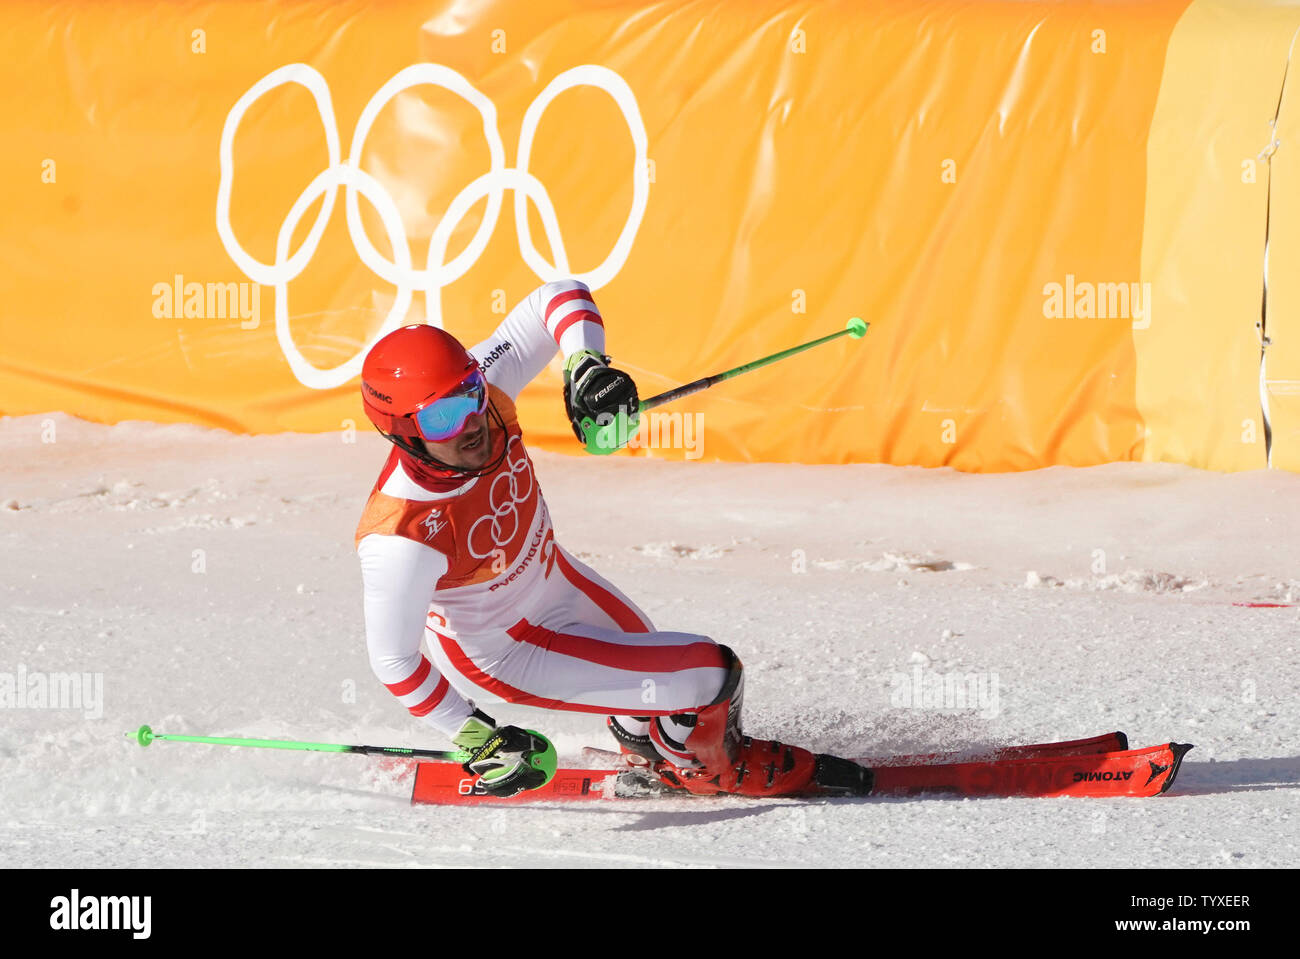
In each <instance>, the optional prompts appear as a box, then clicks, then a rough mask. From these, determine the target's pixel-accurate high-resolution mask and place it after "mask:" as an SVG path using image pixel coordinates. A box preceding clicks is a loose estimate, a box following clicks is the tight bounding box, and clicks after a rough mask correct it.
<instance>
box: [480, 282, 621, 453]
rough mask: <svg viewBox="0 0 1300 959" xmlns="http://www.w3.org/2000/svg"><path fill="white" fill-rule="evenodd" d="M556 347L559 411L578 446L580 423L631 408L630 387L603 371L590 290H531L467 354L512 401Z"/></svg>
mask: <svg viewBox="0 0 1300 959" xmlns="http://www.w3.org/2000/svg"><path fill="white" fill-rule="evenodd" d="M557 347H558V348H559V350H560V352H561V353H562V354H563V355H564V406H565V410H566V411H567V412H568V415H569V421H570V423H571V424H572V426H573V432H574V435H575V436H577V437H578V439H579V440H582V439H583V436H582V430H581V429H580V428H579V426H578V424H579V423H580V422H581V421H582V419H583V417H588V416H589V417H591V418H592V419H598V418H599V417H600V415H601V414H603V413H614V412H616V411H617V410H619V409H620V408H624V409H635V408H636V405H637V402H638V400H637V392H636V384H635V383H634V382H633V381H632V377H630V376H628V374H626V373H624V372H623V371H621V370H616V369H613V368H612V367H610V366H609V361H610V358H609V357H608V356H606V355H605V325H604V321H603V320H602V319H601V315H600V310H599V309H598V308H597V307H596V301H595V299H594V298H593V297H592V294H591V290H590V289H588V287H587V285H586V284H585V283H582V282H580V281H578V280H556V281H553V282H551V283H544V284H543V285H541V286H539V287H538V288H537V289H535V290H533V292H532V293H529V294H528V295H527V296H526V297H524V298H523V299H522V300H520V301H519V303H518V304H516V305H515V308H514V309H512V310H511V311H510V313H509V314H508V315H507V316H506V318H505V319H504V320H502V321H501V324H500V325H499V326H498V327H497V328H496V329H495V330H494V331H493V332H492V335H491V336H489V337H488V338H487V339H485V340H483V341H482V342H480V343H478V344H477V345H475V346H474V347H473V348H472V349H471V350H470V353H471V354H472V355H473V356H474V357H475V358H476V359H477V360H478V363H479V367H480V369H482V370H483V372H484V375H485V376H486V377H487V380H488V382H489V383H491V384H492V385H493V386H496V387H498V388H499V389H501V390H503V391H504V392H505V393H506V394H507V395H508V396H509V397H510V398H511V399H512V400H513V399H514V398H515V397H517V396H518V395H519V391H520V390H522V389H523V388H524V386H526V385H527V384H528V383H529V382H531V381H532V380H533V378H534V377H536V376H537V374H538V373H540V372H541V371H542V370H543V369H544V368H545V366H546V364H547V363H549V362H550V360H551V357H553V356H554V355H555V350H556V348H557Z"/></svg>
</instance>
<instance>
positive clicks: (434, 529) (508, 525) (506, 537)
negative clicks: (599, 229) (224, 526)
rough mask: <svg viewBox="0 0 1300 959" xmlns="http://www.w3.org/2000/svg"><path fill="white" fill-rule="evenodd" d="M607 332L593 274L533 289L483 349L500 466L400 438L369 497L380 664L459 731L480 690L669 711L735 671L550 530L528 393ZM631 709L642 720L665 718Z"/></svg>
mask: <svg viewBox="0 0 1300 959" xmlns="http://www.w3.org/2000/svg"><path fill="white" fill-rule="evenodd" d="M604 341H605V331H604V326H603V324H602V322H601V317H600V313H599V311H598V310H597V309H596V305H595V303H594V301H593V300H592V298H591V292H590V290H588V288H587V287H586V286H585V285H584V284H582V283H580V282H577V281H576V280H563V281H557V282H552V283H547V284H545V285H543V286H541V287H539V288H538V289H536V290H534V291H533V292H532V293H530V294H529V295H528V296H527V297H525V298H524V300H523V301H522V302H521V303H519V304H518V305H517V306H516V307H515V308H514V309H513V310H511V311H510V314H509V315H508V316H507V317H506V318H505V320H504V321H503V322H502V323H501V325H500V326H499V327H497V329H496V330H495V332H493V334H492V335H491V336H489V337H488V338H487V339H486V340H484V341H483V342H481V343H479V344H477V345H476V346H474V347H473V348H472V349H471V350H470V352H471V353H472V354H473V355H474V357H475V358H476V359H477V360H478V362H479V364H480V367H481V368H482V370H483V372H484V375H485V376H486V378H487V381H488V394H489V398H490V401H491V404H492V407H494V408H495V410H496V413H497V414H498V415H499V417H500V421H501V422H503V423H504V425H505V428H504V430H502V429H501V428H500V426H499V425H498V423H497V421H496V419H495V418H494V417H493V416H492V412H491V410H489V414H488V420H489V423H491V424H492V435H493V444H494V445H493V448H492V459H493V460H495V458H496V456H497V454H498V453H499V452H500V451H501V447H500V446H499V445H496V444H502V443H504V444H505V445H506V455H505V458H504V459H503V460H502V462H501V463H500V465H499V466H498V467H497V468H496V469H495V470H494V471H493V472H491V473H489V474H486V475H483V476H480V477H476V478H469V479H465V478H448V477H447V474H445V473H438V472H435V471H432V470H431V469H429V468H428V467H426V466H425V465H424V464H422V463H421V462H420V461H419V460H417V459H416V458H415V457H413V456H411V455H409V454H408V453H406V452H405V451H403V450H400V449H398V448H397V447H396V446H395V447H394V448H393V450H392V452H391V453H389V456H388V460H387V462H386V463H385V464H384V468H383V471H382V472H381V473H380V474H379V479H378V481H377V482H376V483H375V486H374V489H373V490H372V491H371V493H370V498H369V500H368V501H367V502H366V507H365V511H364V513H363V514H362V517H361V523H360V525H359V526H358V528H357V533H356V543H357V555H358V556H359V557H360V559H361V572H362V577H363V580H364V584H365V622H366V644H367V647H368V648H369V653H370V664H371V667H372V668H373V669H374V672H375V675H376V676H378V677H379V679H380V681H381V682H383V683H384V684H385V685H386V686H387V687H388V688H389V690H390V691H391V692H392V693H393V695H395V696H396V697H397V698H398V700H399V701H400V702H401V703H402V705H403V706H405V707H406V708H407V709H408V710H410V712H411V714H412V715H414V716H417V717H419V718H421V719H423V720H424V721H425V722H427V723H428V724H429V725H431V726H433V727H434V728H435V729H437V730H439V731H440V732H442V733H444V734H445V735H447V736H448V737H451V736H454V735H455V734H456V733H457V732H458V731H459V729H460V727H461V725H462V723H463V722H464V720H465V719H466V718H467V717H469V715H470V714H471V712H472V709H473V707H472V706H471V705H470V704H469V702H467V700H472V701H474V702H475V703H476V704H484V703H488V702H498V703H499V702H507V703H518V704H525V705H530V706H539V707H543V708H549V709H561V710H575V711H579V712H586V713H599V714H602V715H613V716H619V717H631V716H637V717H656V716H658V717H667V716H669V715H672V714H675V713H682V712H693V711H695V710H698V709H700V708H702V707H703V706H706V705H708V704H709V703H710V702H712V700H713V699H714V697H715V696H716V695H717V694H718V692H719V690H720V689H721V687H722V685H723V681H724V679H725V676H726V672H727V660H726V658H725V655H724V653H723V652H722V650H721V648H720V647H719V646H718V645H717V644H716V643H715V642H714V641H713V640H712V639H709V638H708V637H706V636H700V635H695V634H692V633H678V632H665V631H662V630H656V629H655V628H654V626H653V624H652V623H651V622H650V620H649V619H648V618H647V617H646V615H645V614H644V613H643V612H642V611H641V610H640V609H638V608H637V607H636V606H635V605H634V604H633V603H632V602H631V601H630V600H628V598H627V597H626V596H624V595H623V594H622V593H621V592H619V591H618V590H617V589H616V588H615V587H614V586H613V585H611V584H610V583H609V582H607V581H606V580H605V579H603V578H602V577H601V576H599V575H598V574H597V573H595V572H594V571H593V570H592V569H590V568H589V567H587V566H586V565H584V564H583V563H581V562H579V561H578V560H576V559H575V558H574V557H573V556H572V555H571V554H570V553H568V552H566V551H565V550H564V549H563V548H562V547H561V546H560V545H559V544H558V543H557V542H556V540H555V534H554V532H553V530H552V529H551V520H550V516H549V514H548V512H547V509H546V500H545V499H544V498H543V497H542V491H541V488H540V487H539V485H538V483H537V476H536V474H535V472H534V470H533V464H532V461H531V460H530V459H529V456H528V451H527V450H526V449H525V447H524V442H523V432H522V431H521V429H520V427H519V421H518V418H517V416H516V414H515V405H514V398H515V397H516V396H517V395H518V394H519V391H520V390H521V389H523V387H524V385H525V384H527V383H528V382H529V381H530V380H532V379H533V378H534V377H535V376H537V374H538V373H540V372H541V371H542V369H543V368H544V367H545V366H546V364H547V363H548V362H549V361H550V360H551V358H552V357H553V356H554V355H555V351H556V347H557V345H558V346H559V347H560V348H561V349H562V350H563V351H564V354H565V355H566V356H568V355H570V354H572V353H574V352H577V351H579V350H583V349H589V350H595V351H597V352H600V353H603V352H604V347H605V342H604ZM557 401H558V398H557ZM489 462H491V460H490V461H489ZM421 640H425V641H426V643H427V647H428V653H427V654H426V653H424V652H423V651H422V650H421ZM619 722H620V724H621V725H623V726H624V727H625V728H628V729H630V730H632V731H634V732H637V733H645V732H646V727H647V726H654V727H662V725H663V723H649V724H647V723H644V722H643V721H631V720H624V719H620V720H619ZM668 722H669V729H673V730H678V729H680V731H681V733H683V734H689V727H678V726H677V725H676V724H675V723H674V722H672V721H668ZM656 733H658V734H657V735H656ZM651 735H652V736H653V738H654V740H655V745H656V747H657V748H658V749H659V750H660V752H661V754H663V755H664V756H665V757H666V758H670V760H675V761H677V762H679V763H682V764H688V763H690V761H691V758H690V754H689V752H688V751H687V752H682V750H683V743H684V739H685V736H684V735H683V736H682V742H677V741H675V740H674V739H672V738H671V737H669V738H668V744H667V745H665V744H664V743H663V742H662V740H663V738H664V737H663V735H662V728H660V729H657V730H655V732H652V733H651Z"/></svg>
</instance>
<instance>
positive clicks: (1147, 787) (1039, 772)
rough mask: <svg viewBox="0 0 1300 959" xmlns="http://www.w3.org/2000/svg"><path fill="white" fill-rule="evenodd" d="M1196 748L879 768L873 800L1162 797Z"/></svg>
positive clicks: (1180, 745)
mask: <svg viewBox="0 0 1300 959" xmlns="http://www.w3.org/2000/svg"><path fill="white" fill-rule="evenodd" d="M1191 748H1192V747H1191V746H1190V745H1189V744H1186V743H1165V744H1164V745H1163V746H1151V747H1150V748H1148V749H1128V750H1124V751H1121V752H1106V753H1093V754H1088V755H1074V756H1031V757H1029V758H1024V759H995V760H990V761H986V762H966V763H940V764H935V765H916V766H877V767H875V768H874V770H873V771H874V773H875V784H874V788H873V789H872V793H871V794H872V795H873V796H874V795H879V794H885V793H917V792H932V791H940V792H955V793H960V794H961V795H964V796H1094V797H1102V796H1157V795H1159V794H1160V793H1162V792H1164V791H1165V790H1167V789H1168V788H1169V787H1170V786H1171V785H1173V782H1174V777H1176V776H1177V775H1178V768H1179V766H1181V765H1182V761H1183V756H1184V755H1185V754H1186V753H1187V751H1188V750H1189V749H1191Z"/></svg>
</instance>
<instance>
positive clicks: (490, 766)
mask: <svg viewBox="0 0 1300 959" xmlns="http://www.w3.org/2000/svg"><path fill="white" fill-rule="evenodd" d="M451 741H452V742H453V743H455V744H456V745H457V746H458V747H459V748H461V749H463V750H464V751H465V752H467V753H469V754H470V758H469V760H468V761H467V762H466V763H465V764H464V765H463V766H462V767H461V768H462V769H464V770H465V772H467V773H470V774H471V775H475V776H478V777H479V780H478V781H479V785H481V786H482V787H483V788H484V789H485V790H487V792H488V793H489V794H490V795H493V796H502V797H504V796H513V795H515V794H516V793H519V792H523V791H524V790H525V789H537V788H538V787H539V786H545V785H546V784H547V783H548V782H550V781H551V777H552V776H554V775H555V766H556V756H555V747H554V746H552V745H551V742H550V740H548V739H547V738H546V737H545V736H543V735H542V734H541V733H539V732H534V731H533V730H531V729H520V728H519V727H518V726H497V725H496V722H495V720H493V719H492V717H490V716H488V715H487V714H486V713H483V712H482V711H480V710H477V709H476V710H474V715H472V716H470V717H469V718H468V719H467V720H465V723H464V725H463V726H461V728H460V732H458V733H456V735H455V736H453V737H452V740H451Z"/></svg>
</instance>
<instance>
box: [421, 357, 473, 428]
mask: <svg viewBox="0 0 1300 959" xmlns="http://www.w3.org/2000/svg"><path fill="white" fill-rule="evenodd" d="M486 409H487V383H486V382H485V381H484V379H483V374H482V373H480V372H478V371H477V370H476V371H474V372H473V373H471V374H470V375H469V376H467V377H466V378H465V380H464V382H462V383H461V384H460V386H458V387H457V388H456V390H455V392H453V393H450V394H448V395H447V396H443V397H439V398H438V399H436V400H434V401H433V402H432V403H430V404H429V405H428V406H426V407H424V409H422V410H420V411H418V412H417V413H416V414H415V425H416V428H417V429H418V430H419V431H420V435H421V436H422V437H424V438H425V439H426V440H429V441H430V442H432V443H441V442H442V441H443V440H449V439H451V438H452V437H453V436H457V435H459V434H460V433H462V432H464V430H465V421H466V420H468V419H469V418H470V417H471V416H473V415H474V414H475V413H482V412H483V411H484V410H486Z"/></svg>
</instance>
